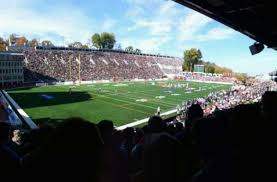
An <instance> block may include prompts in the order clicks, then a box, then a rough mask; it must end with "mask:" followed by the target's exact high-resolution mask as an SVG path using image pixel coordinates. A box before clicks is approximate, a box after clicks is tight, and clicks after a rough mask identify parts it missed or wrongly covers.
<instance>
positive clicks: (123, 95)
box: [99, 90, 177, 107]
mask: <svg viewBox="0 0 277 182" xmlns="http://www.w3.org/2000/svg"><path fill="white" fill-rule="evenodd" d="M106 91H107V92H105V94H107V95H111V96H112V95H114V94H112V93H111V92H109V91H108V90H106ZM110 91H112V90H110ZM130 93H131V94H132V93H134V94H135V92H130ZM118 95H120V97H123V98H128V99H134V100H137V99H141V97H133V96H132V97H129V96H127V97H126V96H125V95H126V93H119V94H118ZM144 95H147V94H144ZM99 96H101V95H99ZM147 96H148V97H150V96H149V95H147ZM151 96H153V95H151ZM101 97H103V96H101ZM148 100H150V101H151V103H157V104H160V105H164V106H167V107H168V106H175V105H176V104H170V103H166V102H160V101H155V100H153V99H148ZM175 101H177V100H175Z"/></svg>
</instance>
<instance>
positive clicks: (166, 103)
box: [127, 91, 178, 106]
mask: <svg viewBox="0 0 277 182" xmlns="http://www.w3.org/2000/svg"><path fill="white" fill-rule="evenodd" d="M137 92H138V93H140V94H143V95H146V96H147V97H148V98H150V97H153V96H155V95H156V94H146V93H145V92H142V91H137ZM137 92H127V93H130V94H136V93H137ZM133 98H134V97H133ZM169 99H173V98H169V97H168V98H167V100H169ZM150 100H151V102H156V103H158V104H161V105H167V106H175V104H172V103H168V102H161V101H155V100H152V99H150ZM174 101H178V100H174Z"/></svg>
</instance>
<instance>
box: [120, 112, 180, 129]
mask: <svg viewBox="0 0 277 182" xmlns="http://www.w3.org/2000/svg"><path fill="white" fill-rule="evenodd" d="M176 112H177V110H176V109H173V110H170V111H167V112H164V113H162V114H161V116H166V115H169V114H172V113H176ZM148 120H149V117H148V118H144V119H141V120H138V121H135V122H133V123H129V124H126V125H122V126H119V127H117V128H116V129H118V130H123V129H125V128H127V127H133V126H137V125H140V124H142V123H146V122H148Z"/></svg>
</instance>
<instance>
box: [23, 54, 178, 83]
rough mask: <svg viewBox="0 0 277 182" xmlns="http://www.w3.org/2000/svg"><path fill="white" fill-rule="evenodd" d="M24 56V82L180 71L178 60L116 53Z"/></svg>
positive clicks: (141, 76) (151, 76) (159, 75)
mask: <svg viewBox="0 0 277 182" xmlns="http://www.w3.org/2000/svg"><path fill="white" fill-rule="evenodd" d="M23 53H24V55H25V60H24V68H25V71H24V75H25V82H38V81H45V82H49V81H50V82H51V81H69V80H82V81H91V80H112V79H116V80H125V79H158V78H162V77H163V76H164V75H166V74H169V73H176V72H180V71H181V66H182V62H181V61H180V59H178V58H173V57H158V56H146V55H135V54H127V53H117V52H100V51H94V52H82V51H69V50H25V51H24V52H23ZM164 67H166V68H167V69H164ZM177 67H178V68H179V69H178V68H177ZM168 68H169V69H168ZM176 70H178V71H176Z"/></svg>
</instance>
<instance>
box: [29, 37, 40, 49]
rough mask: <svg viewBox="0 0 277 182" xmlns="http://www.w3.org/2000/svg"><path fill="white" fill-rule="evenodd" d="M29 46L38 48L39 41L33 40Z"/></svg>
mask: <svg viewBox="0 0 277 182" xmlns="http://www.w3.org/2000/svg"><path fill="white" fill-rule="evenodd" d="M28 45H29V46H31V47H36V46H38V40H37V39H32V40H31V41H29V42H28Z"/></svg>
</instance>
